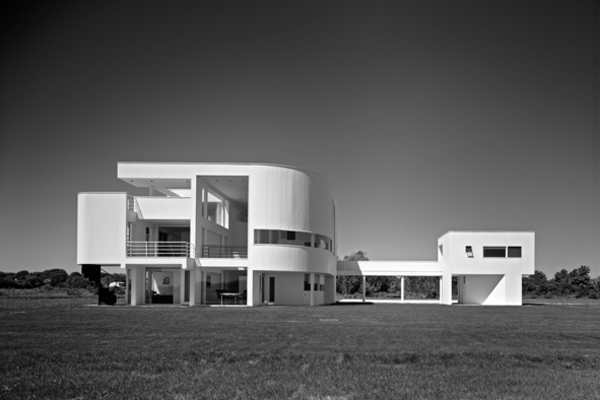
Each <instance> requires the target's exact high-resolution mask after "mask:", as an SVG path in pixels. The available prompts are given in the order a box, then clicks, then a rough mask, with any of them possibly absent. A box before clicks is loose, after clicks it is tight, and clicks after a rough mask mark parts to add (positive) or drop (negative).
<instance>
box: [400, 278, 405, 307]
mask: <svg viewBox="0 0 600 400" xmlns="http://www.w3.org/2000/svg"><path fill="white" fill-rule="evenodd" d="M400 301H401V302H402V303H404V277H401V278H400Z"/></svg>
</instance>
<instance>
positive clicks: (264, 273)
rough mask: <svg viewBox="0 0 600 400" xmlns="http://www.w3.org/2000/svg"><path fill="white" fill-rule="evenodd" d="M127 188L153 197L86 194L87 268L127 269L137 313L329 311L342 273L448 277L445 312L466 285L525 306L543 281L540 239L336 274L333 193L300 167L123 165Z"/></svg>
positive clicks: (480, 236) (476, 300)
mask: <svg viewBox="0 0 600 400" xmlns="http://www.w3.org/2000/svg"><path fill="white" fill-rule="evenodd" d="M118 177H119V179H121V180H122V181H124V182H126V183H128V184H130V185H132V186H135V187H138V188H145V189H146V190H148V196H136V197H132V196H129V195H128V194H127V193H80V194H79V197H78V218H77V263H78V264H81V265H86V264H87V265H89V264H91V265H104V266H109V265H110V266H120V267H121V268H123V269H124V270H125V271H126V273H127V278H128V285H127V288H128V292H127V296H128V300H129V302H130V304H131V305H142V304H152V303H172V304H189V305H203V304H221V303H223V304H232V303H238V304H240V303H241V304H244V305H248V306H256V305H260V304H282V305H320V304H330V303H333V302H334V301H335V277H336V274H342V275H363V276H365V275H395V276H414V275H420V276H440V277H441V283H440V293H441V295H440V302H441V303H443V304H451V302H452V286H451V285H452V283H451V282H452V277H453V276H458V279H459V302H463V303H472V304H521V276H522V275H523V274H531V273H533V272H534V235H533V233H530V232H448V233H447V234H446V235H444V236H442V237H441V238H440V239H439V243H438V248H439V252H438V260H437V261H434V262H426V263H422V262H357V263H346V262H337V263H336V247H337V238H336V230H335V203H334V201H333V197H332V190H331V185H330V183H329V181H328V180H327V179H325V178H324V177H323V176H321V175H318V174H316V173H313V172H309V171H304V170H300V169H297V168H293V167H288V166H278V165H262V164H234V163H227V164H221V163H143V162H125V163H119V165H118ZM466 246H471V247H472V249H473V252H472V257H471V256H469V255H467V253H466V252H465V248H466ZM502 246H504V248H505V250H506V254H505V257H504V259H501V258H500V257H499V255H500V247H502ZM488 247H489V248H490V249H491V250H489V249H488V250H486V253H485V257H484V248H486V249H487V248H488ZM517 247H519V248H520V249H521V251H520V253H519V254H520V256H519V257H518V258H517V257H514V256H515V254H516V250H515V248H517ZM509 248H510V249H511V250H510V257H509V255H508V252H509V250H508V249H509ZM490 255H493V256H494V257H489V256H490Z"/></svg>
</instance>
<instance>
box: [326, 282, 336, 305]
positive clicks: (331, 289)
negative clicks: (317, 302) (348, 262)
mask: <svg viewBox="0 0 600 400" xmlns="http://www.w3.org/2000/svg"><path fill="white" fill-rule="evenodd" d="M324 300H325V304H333V303H335V276H325V294H324Z"/></svg>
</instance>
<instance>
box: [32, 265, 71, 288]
mask: <svg viewBox="0 0 600 400" xmlns="http://www.w3.org/2000/svg"><path fill="white" fill-rule="evenodd" d="M39 278H40V279H41V280H42V281H43V282H44V283H45V284H47V285H52V286H57V285H59V284H60V283H64V282H66V281H67V279H68V278H69V275H68V274H67V271H65V270H64V269H59V268H55V269H48V270H46V271H43V272H42V273H41V274H40V276H39Z"/></svg>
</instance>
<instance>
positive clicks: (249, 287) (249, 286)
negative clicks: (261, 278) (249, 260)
mask: <svg viewBox="0 0 600 400" xmlns="http://www.w3.org/2000/svg"><path fill="white" fill-rule="evenodd" d="M247 271H248V272H247V275H246V305H247V306H248V307H252V306H254V271H252V270H251V269H250V268H248V270H247Z"/></svg>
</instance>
